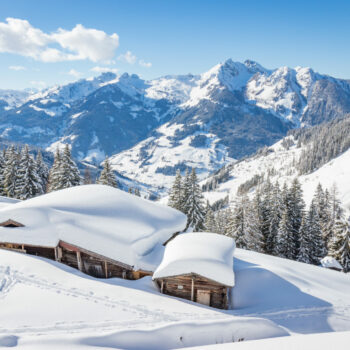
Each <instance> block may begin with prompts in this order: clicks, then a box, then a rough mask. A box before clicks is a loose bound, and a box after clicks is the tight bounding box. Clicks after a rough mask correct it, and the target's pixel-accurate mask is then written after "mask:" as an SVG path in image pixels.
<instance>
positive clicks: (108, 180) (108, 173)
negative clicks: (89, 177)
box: [96, 158, 118, 188]
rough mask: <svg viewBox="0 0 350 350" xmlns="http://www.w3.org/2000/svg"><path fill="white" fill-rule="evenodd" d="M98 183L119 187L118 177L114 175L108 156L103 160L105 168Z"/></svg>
mask: <svg viewBox="0 0 350 350" xmlns="http://www.w3.org/2000/svg"><path fill="white" fill-rule="evenodd" d="M96 183H98V184H100V185H107V186H111V187H115V188H117V187H118V184H117V179H116V177H115V175H114V171H113V170H112V168H111V165H110V163H109V160H108V158H106V159H105V160H104V162H103V169H102V171H101V175H100V177H99V179H98V180H97V182H96Z"/></svg>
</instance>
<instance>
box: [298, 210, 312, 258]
mask: <svg viewBox="0 0 350 350" xmlns="http://www.w3.org/2000/svg"><path fill="white" fill-rule="evenodd" d="M310 246H311V242H310V237H309V227H308V225H307V220H306V218H305V215H303V217H302V220H301V226H300V231H299V252H298V258H297V260H298V261H300V262H303V263H307V264H311V252H310Z"/></svg>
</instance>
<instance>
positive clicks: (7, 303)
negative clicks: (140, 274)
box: [0, 249, 350, 350]
mask: <svg viewBox="0 0 350 350" xmlns="http://www.w3.org/2000/svg"><path fill="white" fill-rule="evenodd" d="M234 270H235V276H236V285H235V287H234V289H233V305H234V307H235V309H233V310H229V311H223V310H215V309H211V308H208V307H206V306H203V305H200V304H195V303H192V302H190V301H186V300H183V299H178V298H174V297H169V296H165V295H162V294H160V293H159V292H158V291H157V289H156V288H155V287H154V286H153V284H152V282H151V280H150V278H149V277H146V278H144V279H141V280H138V281H127V280H121V279H110V280H97V279H94V278H92V277H90V276H86V275H83V274H81V273H80V272H79V271H77V270H74V269H72V268H69V267H67V266H64V265H61V264H59V263H56V262H53V261H48V260H45V259H43V258H37V257H33V256H27V255H22V254H20V253H16V252H10V251H3V250H0V308H1V313H0V346H1V345H2V346H5V345H6V344H8V345H7V346H9V345H12V346H17V347H18V348H23V349H41V348H42V349H47V348H50V349H61V348H69V349H86V348H88V349H94V348H96V349H97V348H106V349H110V348H114V349H115V348H120V349H134V350H135V349H139V350H148V349H149V350H160V349H173V348H183V347H186V346H187V347H189V346H201V348H204V347H203V346H204V345H207V344H221V343H225V342H226V343H232V342H233V341H235V342H237V341H238V340H239V339H242V338H243V339H244V341H245V342H247V343H246V344H249V342H248V340H253V339H263V338H271V337H276V336H284V335H287V334H288V332H289V333H291V334H292V335H293V336H292V337H287V338H294V335H296V334H306V333H309V334H310V333H320V332H333V331H337V332H341V331H350V300H349V298H348V296H349V295H350V276H349V275H346V274H343V273H340V272H336V271H332V270H327V269H324V268H321V267H316V266H312V265H305V264H302V263H299V262H294V261H290V260H286V259H281V258H276V257H272V256H268V255H263V254H259V253H255V252H250V251H244V250H241V249H237V250H236V253H235V264H234ZM33 310H35V313H34V312H33ZM92 315H93V317H92ZM276 324H277V325H279V326H276ZM281 327H284V329H285V330H283V328H281ZM286 331H287V332H286ZM334 334H335V335H334V337H333V336H332V337H333V338H334V339H336V338H337V333H334ZM339 337H341V334H339ZM342 339H344V338H342ZM281 341H283V340H281ZM245 342H244V343H245ZM287 342H288V341H287ZM294 342H298V340H297V339H295V340H294V339H291V340H290V343H289V342H288V343H289V344H293V343H294ZM252 344H255V345H254V346H256V343H252ZM262 344H264V341H263V342H262ZM227 346H228V345H227ZM252 346H253V345H252ZM219 348H221V347H219ZM287 349H288V348H287Z"/></svg>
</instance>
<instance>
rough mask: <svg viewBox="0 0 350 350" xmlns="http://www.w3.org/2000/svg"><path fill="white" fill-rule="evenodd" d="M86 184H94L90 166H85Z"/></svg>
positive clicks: (84, 181)
mask: <svg viewBox="0 0 350 350" xmlns="http://www.w3.org/2000/svg"><path fill="white" fill-rule="evenodd" d="M83 184H84V185H91V184H92V178H91V172H90V170H89V168H88V167H85V169H84V180H83Z"/></svg>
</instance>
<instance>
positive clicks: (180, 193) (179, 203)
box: [168, 169, 185, 213]
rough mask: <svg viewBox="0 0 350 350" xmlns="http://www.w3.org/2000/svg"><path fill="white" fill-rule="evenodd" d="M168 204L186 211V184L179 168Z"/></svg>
mask: <svg viewBox="0 0 350 350" xmlns="http://www.w3.org/2000/svg"><path fill="white" fill-rule="evenodd" d="M168 205H169V207H172V208H175V209H177V210H179V211H182V212H184V213H185V203H184V186H183V183H182V176H181V173H180V170H179V169H178V170H177V171H176V176H175V180H174V184H173V186H172V188H171V190H170V194H169V201H168Z"/></svg>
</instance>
